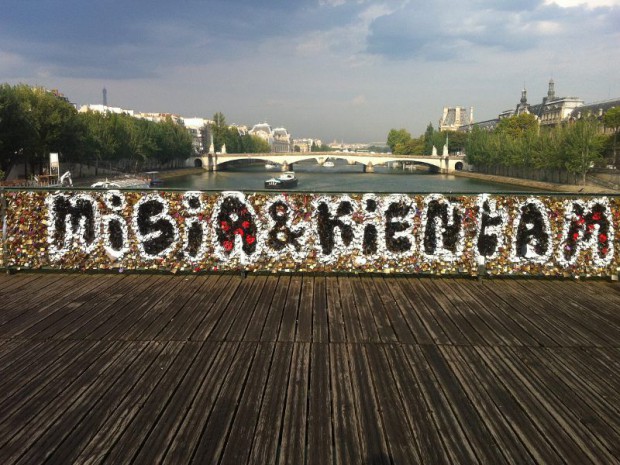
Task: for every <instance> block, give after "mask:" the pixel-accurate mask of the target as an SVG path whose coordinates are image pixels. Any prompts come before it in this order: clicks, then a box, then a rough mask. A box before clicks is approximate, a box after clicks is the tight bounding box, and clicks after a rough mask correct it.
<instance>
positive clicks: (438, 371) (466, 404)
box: [420, 346, 506, 464]
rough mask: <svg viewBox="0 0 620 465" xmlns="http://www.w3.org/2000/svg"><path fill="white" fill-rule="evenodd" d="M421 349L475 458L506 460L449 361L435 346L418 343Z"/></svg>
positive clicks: (502, 461)
mask: <svg viewBox="0 0 620 465" xmlns="http://www.w3.org/2000/svg"><path fill="white" fill-rule="evenodd" d="M420 350H421V352H422V354H423V355H424V358H425V359H426V362H427V363H428V365H429V367H430V368H431V369H432V370H433V372H434V373H435V377H436V379H437V381H438V383H439V385H440V386H441V388H442V390H443V392H444V394H445V395H446V398H447V399H448V401H449V402H450V404H451V406H452V410H453V412H454V414H455V416H456V419H457V421H458V422H459V423H460V424H461V425H462V427H463V428H464V430H465V435H466V436H467V438H468V442H469V443H470V444H471V445H472V447H473V449H474V451H475V453H476V455H477V457H478V460H479V461H481V462H482V463H494V464H500V463H506V458H505V457H504V455H503V454H502V451H501V449H500V447H499V445H498V444H497V442H496V441H495V439H494V438H493V436H492V435H491V433H490V432H489V430H488V428H487V427H486V424H485V423H484V422H483V421H482V420H481V418H480V416H479V415H478V412H477V411H476V409H475V408H474V407H473V406H472V405H471V403H470V401H469V398H468V397H467V394H466V393H465V392H464V390H463V389H462V387H461V385H460V383H459V381H458V378H457V377H456V376H455V375H454V373H452V371H451V370H450V368H449V366H448V364H447V363H446V361H445V360H444V359H443V357H442V356H441V352H439V349H438V347H436V346H421V347H420Z"/></svg>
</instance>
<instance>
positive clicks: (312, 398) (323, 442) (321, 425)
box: [306, 343, 333, 464]
mask: <svg viewBox="0 0 620 465" xmlns="http://www.w3.org/2000/svg"><path fill="white" fill-rule="evenodd" d="M330 372H331V370H330V364H329V346H328V345H327V344H317V343H314V344H312V345H311V347H310V380H309V388H308V425H307V460H306V463H308V464H313V463H332V454H333V449H332V447H333V446H332V444H333V440H332V414H331V406H332V391H331V388H330Z"/></svg>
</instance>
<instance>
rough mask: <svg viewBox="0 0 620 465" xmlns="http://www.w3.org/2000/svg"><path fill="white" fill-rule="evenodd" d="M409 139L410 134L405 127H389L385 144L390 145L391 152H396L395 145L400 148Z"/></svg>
mask: <svg viewBox="0 0 620 465" xmlns="http://www.w3.org/2000/svg"><path fill="white" fill-rule="evenodd" d="M410 140H411V134H409V132H408V131H407V130H406V129H390V132H389V133H388V137H387V145H388V146H389V147H390V150H391V151H392V153H397V152H396V147H397V146H399V148H400V149H401V150H402V147H405V146H406V145H407V144H408V143H409V141H410Z"/></svg>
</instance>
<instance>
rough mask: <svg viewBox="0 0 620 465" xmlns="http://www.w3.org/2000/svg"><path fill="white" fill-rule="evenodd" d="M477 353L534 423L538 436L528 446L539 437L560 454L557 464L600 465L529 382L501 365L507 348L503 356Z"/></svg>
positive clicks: (484, 350) (492, 351)
mask: <svg viewBox="0 0 620 465" xmlns="http://www.w3.org/2000/svg"><path fill="white" fill-rule="evenodd" d="M476 350H477V351H478V353H479V354H480V355H481V356H482V357H483V359H484V361H485V363H486V364H487V365H488V366H489V368H490V369H491V370H493V372H494V373H495V374H496V376H498V377H500V378H501V379H502V381H503V382H504V385H505V386H506V387H507V388H508V389H509V390H510V392H511V394H512V396H514V397H515V399H517V401H518V402H519V404H520V405H521V407H522V408H523V409H524V410H525V411H526V412H527V414H528V415H529V416H530V417H531V418H534V419H535V421H536V427H537V429H538V430H540V433H538V435H537V437H535V438H530V441H531V442H533V441H535V440H540V436H541V434H542V435H543V437H546V438H548V440H549V442H551V444H552V446H553V448H554V449H555V450H556V451H557V453H558V454H559V457H557V458H556V460H559V459H562V460H564V461H569V462H571V461H572V462H573V463H580V464H586V463H601V462H596V461H594V462H593V461H592V459H594V457H592V456H591V453H590V451H588V450H587V448H586V447H584V444H583V443H581V440H580V438H579V435H577V434H575V431H574V430H573V429H572V428H571V427H570V426H569V425H568V424H567V423H566V422H565V421H563V420H562V418H560V417H559V416H558V415H557V412H556V411H555V409H554V408H553V407H552V406H551V405H550V404H549V403H548V401H547V399H546V398H545V396H544V395H542V393H539V392H537V391H536V389H533V387H532V385H531V384H530V383H529V381H528V380H527V379H525V378H524V377H523V375H522V373H520V372H519V371H518V370H517V369H516V368H515V367H514V366H513V365H512V364H511V363H504V356H505V355H504V352H506V351H507V348H504V349H503V351H502V352H499V351H496V350H495V349H494V348H482V347H477V348H476ZM603 463H605V462H603ZM607 463H609V462H607Z"/></svg>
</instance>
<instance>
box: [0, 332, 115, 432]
mask: <svg viewBox="0 0 620 465" xmlns="http://www.w3.org/2000/svg"><path fill="white" fill-rule="evenodd" d="M69 346H70V349H69V351H68V352H66V353H65V354H63V356H60V357H58V358H57V359H56V360H55V361H54V362H52V363H50V364H48V365H47V366H43V367H42V369H39V370H36V371H35V370H33V371H34V373H33V374H32V376H25V377H24V378H23V379H18V380H17V382H15V383H12V384H7V385H5V386H4V390H3V399H2V402H1V403H0V412H2V417H3V419H4V420H8V419H9V418H10V417H11V416H12V415H15V416H16V417H19V410H20V409H21V408H27V409H28V412H29V413H28V416H30V417H32V416H34V415H35V414H36V413H38V412H39V410H41V409H42V408H43V405H41V404H44V400H43V399H45V398H46V396H52V398H53V396H57V395H59V394H60V393H62V392H63V389H64V388H65V387H67V386H69V385H70V384H71V383H72V382H73V381H74V378H76V377H78V376H80V375H81V374H82V373H83V372H84V369H85V368H86V366H87V364H93V363H95V362H96V361H97V360H98V359H99V356H100V355H101V356H103V355H104V354H106V353H108V352H110V351H111V350H112V347H111V346H110V345H102V344H99V343H93V342H83V341H79V342H77V343H76V344H75V345H74V344H69ZM65 357H67V358H65ZM16 422H17V423H18V424H19V422H18V421H17V420H16Z"/></svg>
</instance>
